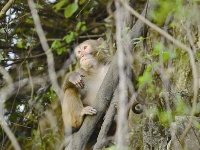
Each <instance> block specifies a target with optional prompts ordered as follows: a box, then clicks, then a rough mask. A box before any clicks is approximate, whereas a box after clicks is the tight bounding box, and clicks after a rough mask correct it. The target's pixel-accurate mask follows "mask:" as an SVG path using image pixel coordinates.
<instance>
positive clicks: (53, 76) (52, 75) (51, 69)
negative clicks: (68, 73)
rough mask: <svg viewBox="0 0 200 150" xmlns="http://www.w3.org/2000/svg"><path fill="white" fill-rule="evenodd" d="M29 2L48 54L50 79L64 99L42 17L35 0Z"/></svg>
mask: <svg viewBox="0 0 200 150" xmlns="http://www.w3.org/2000/svg"><path fill="white" fill-rule="evenodd" d="M28 4H29V7H30V10H31V14H32V17H33V20H34V23H35V28H36V32H37V34H38V37H39V39H40V42H41V45H42V48H43V50H44V51H45V53H46V56H47V63H48V72H49V77H50V80H51V83H52V87H53V89H54V91H55V92H56V94H57V96H58V97H59V99H60V100H62V99H63V97H64V96H63V95H64V93H63V92H62V90H61V89H60V87H59V85H58V82H57V76H56V72H55V68H54V58H53V54H52V52H51V51H50V48H49V45H48V43H47V39H46V37H45V34H44V31H43V29H42V26H41V22H40V19H39V16H38V13H37V10H36V8H35V4H34V2H33V0H28Z"/></svg>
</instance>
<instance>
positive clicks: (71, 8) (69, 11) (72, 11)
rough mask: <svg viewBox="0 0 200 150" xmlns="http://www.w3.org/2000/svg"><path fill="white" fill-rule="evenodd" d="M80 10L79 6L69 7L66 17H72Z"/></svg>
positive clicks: (65, 13)
mask: <svg viewBox="0 0 200 150" xmlns="http://www.w3.org/2000/svg"><path fill="white" fill-rule="evenodd" d="M77 10H78V4H77V3H72V4H69V5H68V6H67V8H66V9H65V12H64V15H65V17H66V18H69V17H71V16H72V15H73V14H74V13H75V12H76V11H77Z"/></svg>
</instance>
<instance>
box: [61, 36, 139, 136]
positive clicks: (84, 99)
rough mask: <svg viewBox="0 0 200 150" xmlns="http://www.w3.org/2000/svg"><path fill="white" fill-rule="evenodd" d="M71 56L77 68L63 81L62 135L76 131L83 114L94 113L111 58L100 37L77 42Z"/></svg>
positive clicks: (95, 112)
mask: <svg viewBox="0 0 200 150" xmlns="http://www.w3.org/2000/svg"><path fill="white" fill-rule="evenodd" d="M75 55H76V57H77V59H78V62H79V63H80V68H79V69H78V70H76V71H74V72H72V73H70V74H69V75H68V76H67V78H66V79H65V82H64V84H63V91H64V99H63V102H62V117H63V122H64V127H65V134H66V135H69V134H71V133H73V132H75V131H77V130H78V129H79V128H80V126H81V125H82V123H83V120H84V117H85V116H86V115H95V114H97V113H98V112H97V110H96V109H95V108H93V107H92V106H93V104H94V101H95V98H96V95H97V92H98V90H99V88H100V86H101V83H102V82H103V79H104V77H105V75H106V73H107V71H108V68H109V66H110V63H111V60H112V57H111V56H110V54H109V51H108V49H107V45H106V43H105V41H104V40H103V39H102V38H99V39H97V40H86V41H84V42H83V43H81V44H79V45H78V46H77V47H76V48H75ZM136 105H137V104H134V106H133V107H135V106H136ZM132 110H133V111H134V110H135V109H132ZM134 112H135V113H138V112H137V111H136V110H135V111H134ZM139 113H141V112H139Z"/></svg>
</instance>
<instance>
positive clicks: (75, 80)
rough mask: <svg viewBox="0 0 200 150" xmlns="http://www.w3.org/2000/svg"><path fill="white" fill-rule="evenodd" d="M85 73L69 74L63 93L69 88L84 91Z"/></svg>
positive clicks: (74, 72)
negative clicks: (83, 78)
mask: <svg viewBox="0 0 200 150" xmlns="http://www.w3.org/2000/svg"><path fill="white" fill-rule="evenodd" d="M83 74H84V73H83V71H81V70H78V71H73V72H71V73H70V74H68V75H67V76H66V78H65V80H64V82H63V83H64V84H63V86H62V89H63V91H65V90H66V89H67V88H74V89H82V88H84V82H83V80H82V77H83V76H84V75H83Z"/></svg>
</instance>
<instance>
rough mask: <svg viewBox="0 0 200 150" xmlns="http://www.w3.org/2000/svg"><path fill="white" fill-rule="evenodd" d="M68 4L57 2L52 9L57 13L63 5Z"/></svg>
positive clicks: (66, 1)
mask: <svg viewBox="0 0 200 150" xmlns="http://www.w3.org/2000/svg"><path fill="white" fill-rule="evenodd" d="M67 3H68V0H62V1H60V2H58V3H57V4H55V5H54V6H53V8H54V9H55V10H56V11H58V10H59V9H61V8H62V7H63V6H64V5H65V4H67Z"/></svg>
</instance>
